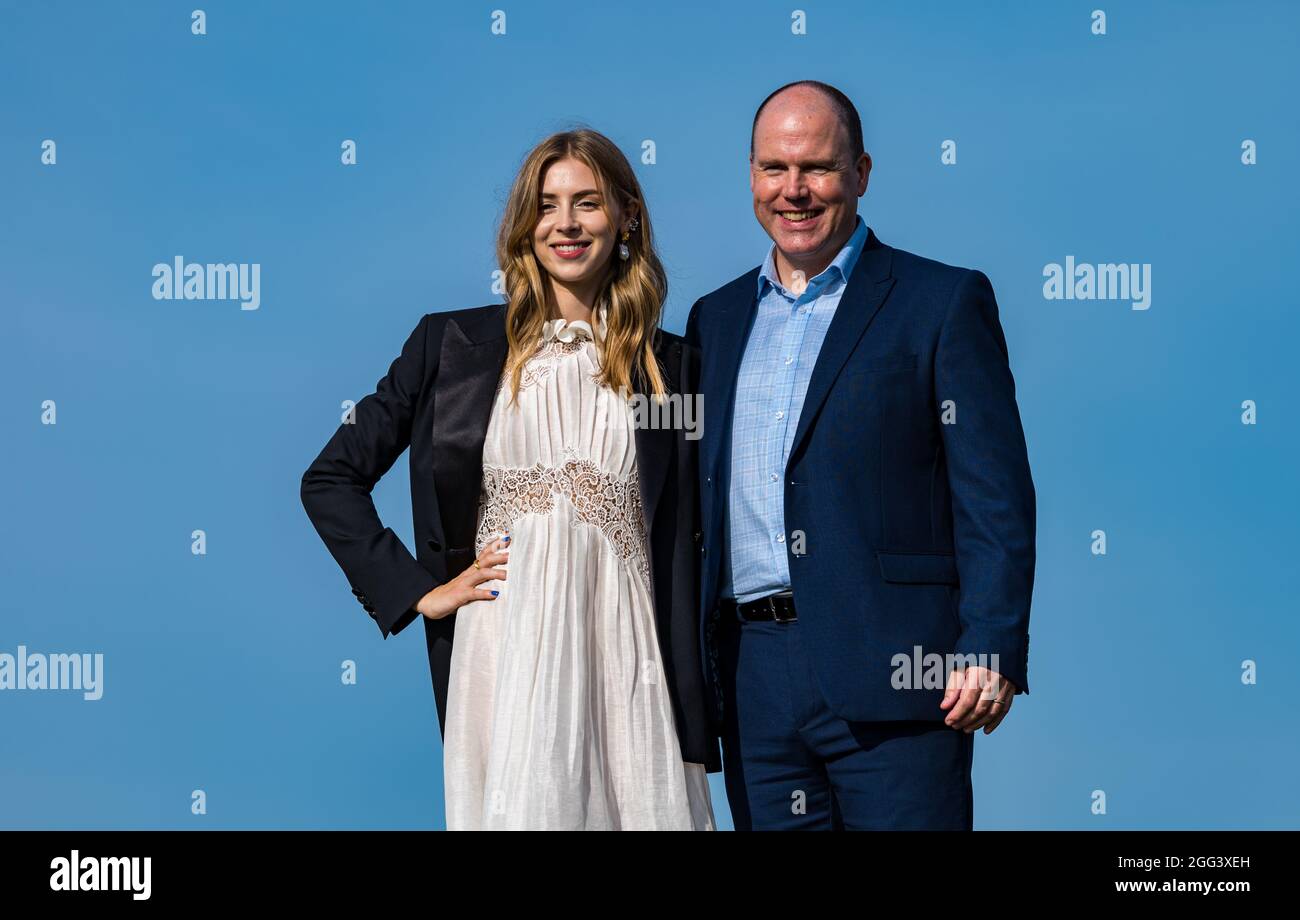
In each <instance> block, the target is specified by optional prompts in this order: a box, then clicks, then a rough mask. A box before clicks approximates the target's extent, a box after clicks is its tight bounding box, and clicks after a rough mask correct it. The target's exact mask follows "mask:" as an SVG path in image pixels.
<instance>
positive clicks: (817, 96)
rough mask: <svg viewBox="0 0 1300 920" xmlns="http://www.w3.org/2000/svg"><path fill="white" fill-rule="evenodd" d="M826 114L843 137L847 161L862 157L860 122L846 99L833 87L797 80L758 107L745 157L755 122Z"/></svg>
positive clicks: (816, 82)
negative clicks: (835, 124)
mask: <svg viewBox="0 0 1300 920" xmlns="http://www.w3.org/2000/svg"><path fill="white" fill-rule="evenodd" d="M814 113H815V114H818V115H824V114H827V113H829V114H830V115H831V117H832V119H833V120H834V121H835V122H836V123H837V124H839V126H840V128H841V130H842V132H843V134H842V136H841V137H840V138H839V141H840V142H842V143H843V144H844V145H845V147H844V154H845V157H846V159H848V161H849V162H853V161H855V160H857V158H858V157H860V156H862V154H863V152H864V151H865V149H866V147H865V145H864V143H863V140H862V119H861V118H860V117H859V116H858V110H857V108H856V107H854V105H853V103H852V101H851V100H850V99H849V97H848V96H846V95H844V94H843V93H842V92H840V91H839V90H838V89H836V88H835V87H833V86H831V85H830V84H828V83H822V82H820V81H819V80H797V81H795V82H794V83H787V84H786V85H785V86H782V87H778V88H777V89H776V90H774V91H773V92H772V93H771V94H769V95H768V97H767V98H766V99H764V100H763V102H762V103H761V104H760V105H759V107H758V111H756V112H755V113H754V123H753V125H752V126H751V127H750V130H749V155H750V156H751V157H752V156H753V155H754V137H755V135H757V134H758V129H759V121H760V120H763V121H765V122H768V121H772V120H776V121H778V122H784V121H789V120H791V119H799V118H801V117H807V116H809V115H813V114H814Z"/></svg>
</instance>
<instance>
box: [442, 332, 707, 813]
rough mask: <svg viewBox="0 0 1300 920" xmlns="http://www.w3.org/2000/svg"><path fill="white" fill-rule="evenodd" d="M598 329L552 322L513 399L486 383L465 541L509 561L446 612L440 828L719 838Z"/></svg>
mask: <svg viewBox="0 0 1300 920" xmlns="http://www.w3.org/2000/svg"><path fill="white" fill-rule="evenodd" d="M598 326H599V324H598ZM600 332H603V328H598V330H597V331H595V332H593V330H592V327H591V326H590V325H589V324H587V323H583V322H574V323H566V322H565V321H564V320H552V321H551V322H550V323H548V324H547V326H546V331H545V335H544V338H543V341H542V342H541V343H539V348H538V352H537V354H536V355H534V357H533V358H532V359H531V360H530V361H529V363H528V364H527V365H526V366H525V368H524V372H523V379H522V383H521V386H520V389H519V396H518V402H517V404H516V405H513V406H512V405H509V401H510V387H509V381H508V379H505V378H503V380H502V385H501V387H500V388H499V389H498V391H497V396H496V402H495V403H494V405H493V409H492V417H491V421H490V423H489V425H488V430H487V439H486V441H485V443H484V446H483V492H482V503H481V506H480V510H479V516H480V523H479V527H478V536H477V539H476V541H475V542H476V550H477V551H480V552H481V551H482V549H483V547H484V546H486V545H487V544H488V543H490V542H492V541H493V540H496V539H497V538H498V537H500V536H501V534H502V533H503V532H505V531H507V530H508V531H509V533H510V538H511V539H510V544H509V546H510V549H509V551H508V552H509V556H510V562H509V564H508V565H507V566H506V578H505V580H504V581H489V582H486V583H485V584H484V587H485V588H489V589H496V590H499V591H500V595H499V596H498V597H497V598H496V599H495V600H491V601H474V602H473V603H470V604H468V605H466V606H464V607H462V608H461V609H460V611H459V612H458V613H457V616H456V637H455V642H454V643H453V646H452V659H451V682H450V687H449V692H448V697H447V718H446V729H445V738H444V747H443V752H444V753H443V765H444V780H445V784H446V805H447V827H448V829H449V830H476V829H529V830H540V829H590V830H596V829H608V830H619V829H622V830H632V829H675V830H713V829H714V818H713V809H712V804H711V801H710V798H709V786H708V780H707V774H706V773H705V770H704V766H703V765H702V764H683V763H682V758H681V749H680V747H679V744H678V740H677V732H676V730H675V728H674V722H673V713H672V706H671V703H670V699H669V690H668V686H667V681H666V679H665V675H664V670H663V667H662V663H661V661H660V657H661V656H660V653H659V644H658V642H657V640H656V634H655V620H654V603H653V600H652V595H651V592H650V584H649V577H650V576H649V567H648V565H647V561H646V547H645V542H646V535H645V526H644V523H643V519H642V510H641V495H640V491H639V486H638V482H637V466H636V441H635V436H634V428H633V424H632V419H633V416H632V411H631V408H630V407H629V405H628V402H627V400H626V398H624V397H622V396H620V395H619V394H617V393H615V392H614V391H613V390H611V389H609V388H608V387H602V386H600V385H598V384H597V383H596V382H595V381H594V379H593V375H594V374H595V373H596V372H597V371H598V369H599V364H598V350H597V346H596V343H595V342H594V341H593V335H597V334H599V333H600Z"/></svg>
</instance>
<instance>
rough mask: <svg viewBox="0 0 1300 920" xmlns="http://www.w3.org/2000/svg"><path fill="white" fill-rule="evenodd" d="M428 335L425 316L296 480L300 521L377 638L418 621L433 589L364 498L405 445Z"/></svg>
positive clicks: (432, 583)
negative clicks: (305, 521)
mask: <svg viewBox="0 0 1300 920" xmlns="http://www.w3.org/2000/svg"><path fill="white" fill-rule="evenodd" d="M428 332H429V315H428V314H426V315H425V316H424V317H423V318H422V319H421V320H420V322H419V323H418V324H417V325H416V327H415V329H414V331H413V332H412V333H411V334H410V336H409V337H408V338H407V340H406V343H405V344H404V345H403V346H402V352H401V354H400V355H398V356H397V358H396V359H394V361H393V363H392V364H391V365H390V366H389V368H388V373H387V374H386V375H385V376H384V377H383V378H382V379H381V380H380V381H379V382H378V383H377V384H376V385H375V391H374V392H373V393H371V394H369V395H368V396H365V397H364V398H362V400H361V401H360V402H358V403H357V404H356V406H355V407H354V409H355V411H354V417H353V424H350V425H349V424H343V425H340V426H339V428H338V430H337V431H336V432H334V436H333V437H332V438H330V440H329V442H328V443H327V444H326V445H325V447H324V449H323V450H321V452H320V454H319V455H318V456H317V457H316V459H315V460H313V461H312V463H311V465H310V466H309V467H308V468H307V471H306V472H305V473H303V476H302V504H303V507H304V508H305V509H306V510H307V516H308V517H309V518H310V519H311V522H312V525H313V526H314V527H315V528H316V532H317V533H319V534H320V537H321V539H322V540H323V541H324V542H325V546H326V547H327V548H328V549H329V551H330V555H332V556H333V557H334V560H335V562H337V563H338V564H339V567H340V568H341V569H343V574H344V575H345V576H346V577H347V580H348V582H349V583H350V584H351V585H352V593H353V594H355V595H356V596H357V599H358V600H359V601H360V602H361V604H362V606H363V607H365V608H366V610H367V612H369V614H370V616H371V617H372V618H373V619H374V620H375V623H376V624H377V625H378V626H379V631H380V633H381V634H382V635H383V637H384V638H385V639H386V638H388V636H389V635H391V634H393V633H398V632H401V631H402V629H404V628H405V627H406V626H407V625H408V624H409V623H410V622H411V621H413V620H414V619H415V618H416V617H418V616H419V613H418V612H417V611H416V610H415V609H414V606H415V604H416V603H417V602H418V601H419V600H420V598H422V597H423V596H424V595H425V594H427V593H428V592H429V591H431V590H432V589H433V588H435V587H437V581H436V580H435V579H434V578H433V576H432V575H430V574H429V572H428V571H427V570H426V569H425V568H424V566H422V565H420V563H419V562H417V561H416V559H415V557H414V556H412V555H411V552H410V550H408V549H407V548H406V546H405V545H404V544H403V543H402V541H401V540H400V539H399V538H398V536H397V534H395V533H394V532H393V531H392V529H391V528H388V527H385V526H384V524H383V522H382V521H380V519H379V514H378V512H377V511H376V510H375V504H374V501H373V500H372V499H371V495H370V493H371V491H372V490H373V489H374V487H375V483H377V482H378V481H379V480H380V478H382V477H383V475H384V474H385V473H387V472H388V470H389V469H390V468H391V467H392V465H393V464H394V463H395V462H396V461H397V458H398V457H399V456H401V454H402V451H404V450H405V449H406V448H407V447H408V446H409V445H410V443H411V425H412V420H413V417H414V414H415V405H416V401H417V398H418V397H419V394H420V389H421V387H422V386H423V385H424V379H425V353H426V347H427V336H428Z"/></svg>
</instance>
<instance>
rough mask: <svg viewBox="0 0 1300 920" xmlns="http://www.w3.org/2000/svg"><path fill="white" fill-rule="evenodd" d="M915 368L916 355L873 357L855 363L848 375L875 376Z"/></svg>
mask: <svg viewBox="0 0 1300 920" xmlns="http://www.w3.org/2000/svg"><path fill="white" fill-rule="evenodd" d="M915 367H916V355H874V356H872V357H870V358H864V359H863V360H861V361H858V362H856V363H855V364H853V365H851V366H850V368H849V372H850V373H861V374H875V373H882V372H888V371H905V370H911V369H913V368H915Z"/></svg>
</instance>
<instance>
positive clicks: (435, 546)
mask: <svg viewBox="0 0 1300 920" xmlns="http://www.w3.org/2000/svg"><path fill="white" fill-rule="evenodd" d="M428 543H429V549H431V550H433V551H434V552H435V553H440V552H442V544H441V543H439V542H438V541H437V540H429V541H428Z"/></svg>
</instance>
